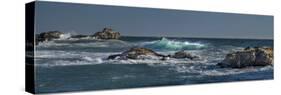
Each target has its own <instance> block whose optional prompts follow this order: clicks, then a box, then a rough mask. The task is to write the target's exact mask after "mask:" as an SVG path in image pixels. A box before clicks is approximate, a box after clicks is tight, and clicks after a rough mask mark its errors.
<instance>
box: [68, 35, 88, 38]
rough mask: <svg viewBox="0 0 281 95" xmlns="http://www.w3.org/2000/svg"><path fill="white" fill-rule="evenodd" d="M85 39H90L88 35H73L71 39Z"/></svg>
mask: <svg viewBox="0 0 281 95" xmlns="http://www.w3.org/2000/svg"><path fill="white" fill-rule="evenodd" d="M85 37H89V36H88V35H73V36H71V37H70V38H85Z"/></svg>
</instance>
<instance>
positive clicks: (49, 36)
mask: <svg viewBox="0 0 281 95" xmlns="http://www.w3.org/2000/svg"><path fill="white" fill-rule="evenodd" d="M63 34H64V33H63V32H60V31H49V32H43V33H40V34H37V35H36V44H38V42H44V41H51V40H54V39H59V38H60V37H62V36H63Z"/></svg>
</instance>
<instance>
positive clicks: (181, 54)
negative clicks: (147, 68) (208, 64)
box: [171, 51, 199, 60]
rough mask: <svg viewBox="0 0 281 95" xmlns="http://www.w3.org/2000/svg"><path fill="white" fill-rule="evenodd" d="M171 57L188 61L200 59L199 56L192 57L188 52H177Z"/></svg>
mask: <svg viewBox="0 0 281 95" xmlns="http://www.w3.org/2000/svg"><path fill="white" fill-rule="evenodd" d="M171 57H173V58H188V59H191V60H192V59H195V58H199V56H195V55H192V54H190V53H188V52H185V51H178V52H176V53H175V54H174V55H172V56H171Z"/></svg>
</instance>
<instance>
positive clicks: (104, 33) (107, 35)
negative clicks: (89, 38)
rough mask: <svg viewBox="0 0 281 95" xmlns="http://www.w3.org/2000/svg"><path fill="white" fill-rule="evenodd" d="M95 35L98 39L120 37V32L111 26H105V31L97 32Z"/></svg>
mask: <svg viewBox="0 0 281 95" xmlns="http://www.w3.org/2000/svg"><path fill="white" fill-rule="evenodd" d="M93 36H94V37H95V38H97V39H118V38H120V33H119V32H115V31H113V30H112V29H111V28H104V29H103V31H101V32H96V33H95V34H94V35H93Z"/></svg>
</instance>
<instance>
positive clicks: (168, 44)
mask: <svg viewBox="0 0 281 95" xmlns="http://www.w3.org/2000/svg"><path fill="white" fill-rule="evenodd" d="M144 46H145V47H148V48H153V49H160V50H166V49H168V50H185V49H202V48H205V47H206V45H205V44H202V43H196V42H188V41H175V40H169V39H167V38H164V37H163V38H162V39H161V40H158V41H152V42H146V43H144Z"/></svg>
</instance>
